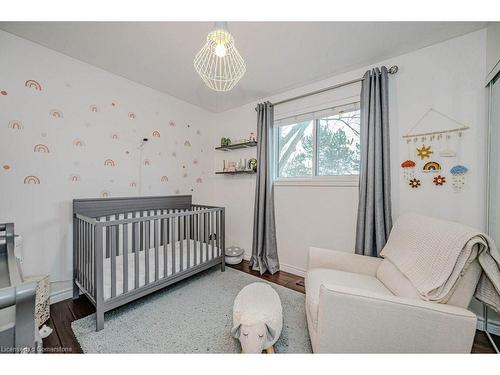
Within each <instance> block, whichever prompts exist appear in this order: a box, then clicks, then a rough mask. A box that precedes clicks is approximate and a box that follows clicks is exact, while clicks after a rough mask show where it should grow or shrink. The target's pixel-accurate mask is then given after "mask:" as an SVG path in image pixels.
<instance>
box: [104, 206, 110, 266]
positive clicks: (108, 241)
mask: <svg viewBox="0 0 500 375" xmlns="http://www.w3.org/2000/svg"><path fill="white" fill-rule="evenodd" d="M110 220H111V216H106V219H105V221H110ZM110 231H111V228H110V227H109V226H107V227H106V230H105V232H106V258H109V255H110V249H111V236H110Z"/></svg>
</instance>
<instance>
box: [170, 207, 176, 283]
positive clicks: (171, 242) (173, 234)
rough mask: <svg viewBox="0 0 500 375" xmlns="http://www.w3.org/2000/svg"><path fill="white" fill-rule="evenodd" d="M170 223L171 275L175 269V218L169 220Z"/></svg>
mask: <svg viewBox="0 0 500 375" xmlns="http://www.w3.org/2000/svg"><path fill="white" fill-rule="evenodd" d="M170 221H171V225H172V227H171V231H170V236H171V238H170V249H171V250H172V275H174V274H175V273H176V267H175V229H176V228H175V217H173V218H172V219H170Z"/></svg>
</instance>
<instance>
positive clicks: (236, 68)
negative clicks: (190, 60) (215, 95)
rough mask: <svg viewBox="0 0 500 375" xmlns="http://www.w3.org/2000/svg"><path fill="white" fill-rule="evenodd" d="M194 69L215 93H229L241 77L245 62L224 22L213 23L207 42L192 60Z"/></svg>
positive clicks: (244, 69)
mask: <svg viewBox="0 0 500 375" xmlns="http://www.w3.org/2000/svg"><path fill="white" fill-rule="evenodd" d="M194 69H195V70H196V72H197V73H198V74H199V75H200V77H201V79H203V82H205V84H206V85H207V86H208V87H209V88H211V89H212V90H215V91H229V90H231V89H232V88H233V87H234V86H236V84H237V83H238V81H239V80H240V79H241V77H243V75H244V74H245V71H246V65H245V61H244V60H243V58H242V57H241V55H240V54H239V52H238V50H237V49H236V47H235V45H234V38H233V36H232V35H231V33H230V32H229V31H228V29H227V23H226V22H215V27H214V29H213V30H212V31H211V32H210V33H208V35H207V42H206V43H205V45H204V46H203V48H202V49H201V50H200V52H198V53H197V54H196V56H195V58H194Z"/></svg>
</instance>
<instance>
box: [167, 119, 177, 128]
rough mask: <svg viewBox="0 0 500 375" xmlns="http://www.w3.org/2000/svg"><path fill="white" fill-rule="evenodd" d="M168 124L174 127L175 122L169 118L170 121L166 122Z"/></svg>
mask: <svg viewBox="0 0 500 375" xmlns="http://www.w3.org/2000/svg"><path fill="white" fill-rule="evenodd" d="M168 125H169V126H170V127H172V128H173V127H175V122H174V121H172V120H170V122H169V123H168Z"/></svg>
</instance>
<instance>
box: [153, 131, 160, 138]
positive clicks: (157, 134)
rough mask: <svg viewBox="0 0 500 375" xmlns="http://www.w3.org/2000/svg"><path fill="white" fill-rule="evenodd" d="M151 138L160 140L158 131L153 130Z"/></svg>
mask: <svg viewBox="0 0 500 375" xmlns="http://www.w3.org/2000/svg"><path fill="white" fill-rule="evenodd" d="M153 137H156V138H160V132H159V131H158V130H155V131H154V132H153Z"/></svg>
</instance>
